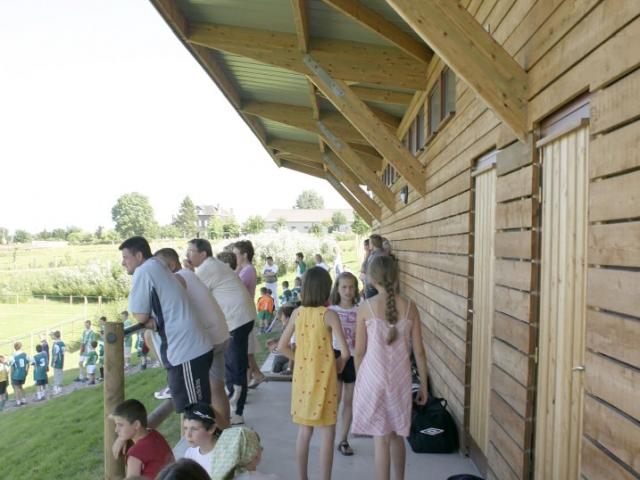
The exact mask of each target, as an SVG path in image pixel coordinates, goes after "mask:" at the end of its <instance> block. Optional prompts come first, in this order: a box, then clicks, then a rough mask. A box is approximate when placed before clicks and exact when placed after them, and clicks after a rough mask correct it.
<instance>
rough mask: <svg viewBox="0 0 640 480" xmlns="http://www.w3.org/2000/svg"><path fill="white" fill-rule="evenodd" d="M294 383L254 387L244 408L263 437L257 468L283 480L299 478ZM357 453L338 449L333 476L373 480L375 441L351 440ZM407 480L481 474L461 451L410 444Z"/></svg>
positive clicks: (312, 459)
mask: <svg viewBox="0 0 640 480" xmlns="http://www.w3.org/2000/svg"><path fill="white" fill-rule="evenodd" d="M290 399H291V383H289V382H273V381H272V382H268V383H263V384H261V385H260V386H259V387H258V388H257V389H256V390H251V391H250V393H249V397H248V399H247V406H246V408H245V421H246V424H247V426H248V427H250V428H252V429H254V430H255V431H256V432H258V434H259V435H260V437H261V439H262V445H263V446H264V452H263V455H262V462H261V463H260V465H259V467H258V470H260V471H261V472H264V473H275V474H277V475H278V476H279V478H280V480H296V463H295V462H296V461H295V444H296V435H297V431H298V429H297V426H296V425H294V424H293V423H292V422H291V417H290V415H289V406H290ZM317 436H318V435H317V434H316V435H315V436H314V438H313V439H312V440H311V451H310V453H309V472H310V478H311V479H317V478H318V477H319V468H318V453H319V444H318V443H319V442H318V438H316V437H317ZM350 443H351V446H352V447H353V449H354V451H355V455H353V456H351V457H345V456H343V455H341V454H340V453H339V452H337V451H336V452H335V457H334V462H333V478H334V479H336V480H343V479H348V480H365V479H366V480H371V479H373V478H374V465H373V440H371V439H370V438H353V439H350ZM406 445H407V469H406V476H405V478H406V480H413V479H421V480H423V479H424V480H427V479H428V480H446V479H447V478H448V477H449V476H450V475H455V474H460V473H472V474H475V475H479V474H478V471H477V470H476V468H475V467H474V465H473V464H472V463H471V461H470V460H469V459H468V458H466V457H464V456H462V455H459V454H451V455H435V454H415V453H413V452H412V451H411V448H410V447H409V444H408V443H407V444H406Z"/></svg>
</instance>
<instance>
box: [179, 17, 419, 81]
mask: <svg viewBox="0 0 640 480" xmlns="http://www.w3.org/2000/svg"><path fill="white" fill-rule="evenodd" d="M188 38H189V41H190V42H191V43H192V44H195V45H201V46H203V47H208V48H213V49H215V50H221V51H223V52H228V53H233V54H236V55H241V56H243V57H247V58H251V59H253V60H255V61H257V62H261V63H265V64H268V65H274V66H277V67H280V68H284V69H287V70H291V71H294V72H297V73H301V74H303V75H304V74H306V73H307V68H306V67H305V65H304V62H303V54H302V53H301V52H300V51H299V49H298V39H297V36H296V35H292V34H289V33H280V32H272V31H268V30H258V29H253V28H244V27H235V26H230V25H216V24H207V23H193V24H190V25H189V37H188ZM309 53H311V54H312V55H313V56H314V57H315V58H317V60H318V61H320V62H322V63H325V64H326V65H327V67H326V68H327V70H328V71H329V73H330V74H331V75H332V76H334V77H335V78H338V79H341V80H345V81H351V82H366V83H369V84H374V85H388V86H394V87H399V88H409V89H417V88H424V82H425V78H426V73H427V65H425V64H423V63H421V62H416V61H415V60H414V59H413V58H412V57H410V56H409V55H407V54H406V53H404V52H403V51H401V50H399V49H398V48H395V47H383V46H378V45H371V44H367V43H357V42H349V41H345V40H334V39H327V38H319V37H318V38H312V39H311V41H310V45H309Z"/></svg>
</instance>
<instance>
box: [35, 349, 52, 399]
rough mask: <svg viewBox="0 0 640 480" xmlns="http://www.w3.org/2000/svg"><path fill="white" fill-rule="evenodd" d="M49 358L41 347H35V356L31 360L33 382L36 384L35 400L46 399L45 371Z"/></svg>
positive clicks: (46, 379)
mask: <svg viewBox="0 0 640 480" xmlns="http://www.w3.org/2000/svg"><path fill="white" fill-rule="evenodd" d="M48 363H49V358H48V357H47V352H45V351H44V349H43V348H42V345H40V344H38V345H36V354H35V355H34V356H33V359H32V360H31V364H32V365H33V381H34V382H35V383H36V400H37V401H40V400H44V399H45V398H46V397H47V383H49V380H48V378H47V369H48V368H49V365H48Z"/></svg>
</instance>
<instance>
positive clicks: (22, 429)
mask: <svg viewBox="0 0 640 480" xmlns="http://www.w3.org/2000/svg"><path fill="white" fill-rule="evenodd" d="M277 336H279V333H269V334H264V335H258V341H259V344H260V348H261V350H260V351H259V352H257V353H256V360H257V361H258V364H261V363H262V362H263V361H264V358H266V356H267V353H268V352H267V351H266V348H265V343H266V340H267V339H269V338H273V337H277ZM134 358H135V357H134ZM76 375H77V369H70V370H68V371H66V372H65V384H67V383H70V382H72V381H73V378H75V377H76ZM165 385H166V373H165V370H164V369H162V368H154V369H147V370H145V371H143V372H139V373H134V374H132V375H128V376H127V377H126V384H125V398H136V399H138V400H140V401H141V402H142V403H144V405H145V407H146V408H147V412H151V411H152V410H153V409H154V408H156V407H157V406H158V405H159V404H160V401H159V400H156V399H155V398H154V397H153V392H154V391H156V390H159V389H160V388H162V387H164V386H165ZM34 388H35V387H30V388H28V389H27V393H28V394H31V393H33V390H34ZM11 398H12V399H13V396H12V395H11ZM103 414H104V409H103V390H102V385H96V386H95V387H89V388H84V389H82V390H78V391H76V392H72V393H69V394H68V395H64V396H60V397H56V398H53V399H50V400H47V401H45V402H41V403H31V404H27V405H26V406H24V407H20V408H18V409H14V410H12V411H10V412H3V413H0V452H3V453H2V476H1V478H12V479H13V478H16V479H17V478H28V479H30V480H39V479H50V478H64V479H65V480H73V479H77V480H85V479H87V478H102V477H103V457H102V455H103V454H102V448H103V447H102V442H103ZM179 423H180V422H179V416H178V415H173V416H171V417H169V418H168V419H167V420H166V421H165V422H164V423H163V424H162V425H161V426H160V428H159V431H160V432H161V433H162V434H163V435H164V436H165V438H166V439H167V441H168V442H169V444H170V445H172V446H173V445H175V444H176V443H177V442H178V440H179V438H180V424H179Z"/></svg>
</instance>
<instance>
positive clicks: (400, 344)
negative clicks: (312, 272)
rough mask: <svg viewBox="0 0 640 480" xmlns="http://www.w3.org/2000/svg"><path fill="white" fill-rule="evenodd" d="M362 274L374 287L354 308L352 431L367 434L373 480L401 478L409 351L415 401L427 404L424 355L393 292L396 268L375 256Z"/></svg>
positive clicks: (413, 313)
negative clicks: (415, 386) (415, 377)
mask: <svg viewBox="0 0 640 480" xmlns="http://www.w3.org/2000/svg"><path fill="white" fill-rule="evenodd" d="M367 278H369V279H370V281H371V283H372V284H373V286H374V287H375V288H376V289H377V290H378V295H376V296H374V297H371V298H368V299H367V300H365V301H364V302H363V303H362V304H361V305H360V307H359V308H358V316H357V320H356V350H355V363H356V369H357V373H358V375H357V378H356V386H355V393H354V398H353V424H352V427H351V431H352V432H353V433H356V434H362V435H372V436H373V439H374V447H375V450H374V452H375V453H374V456H375V471H376V479H378V480H388V479H389V478H390V471H391V464H392V463H393V471H394V478H395V479H396V480H399V479H403V478H404V467H405V446H404V437H407V436H408V435H409V429H410V427H411V401H412V400H411V360H410V355H411V350H412V349H413V353H414V356H415V359H416V364H417V367H418V373H419V374H420V378H421V379H422V383H421V384H420V389H419V391H418V394H417V397H416V402H417V403H418V404H419V405H424V404H425V403H426V402H427V358H426V354H425V350H424V345H423V344H422V333H421V328H420V317H419V315H418V310H417V309H416V306H415V305H414V304H413V303H412V302H410V301H408V300H405V299H404V298H402V297H401V296H400V295H398V293H397V285H398V267H397V266H396V262H395V260H394V259H392V258H391V257H388V256H379V257H377V258H375V259H374V260H373V261H372V262H371V264H370V265H369V268H368V271H367Z"/></svg>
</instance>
